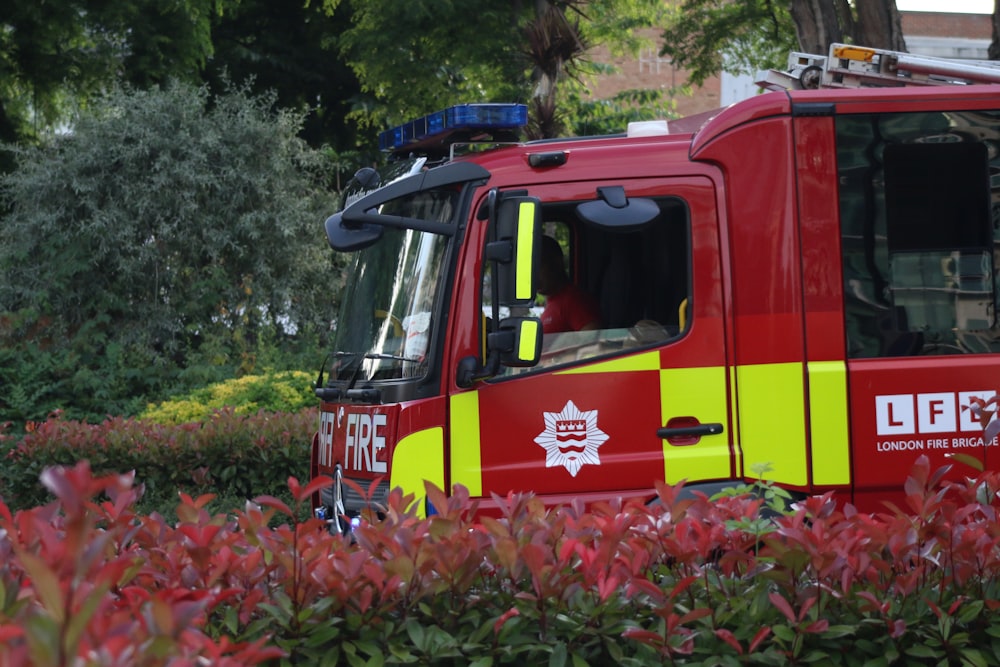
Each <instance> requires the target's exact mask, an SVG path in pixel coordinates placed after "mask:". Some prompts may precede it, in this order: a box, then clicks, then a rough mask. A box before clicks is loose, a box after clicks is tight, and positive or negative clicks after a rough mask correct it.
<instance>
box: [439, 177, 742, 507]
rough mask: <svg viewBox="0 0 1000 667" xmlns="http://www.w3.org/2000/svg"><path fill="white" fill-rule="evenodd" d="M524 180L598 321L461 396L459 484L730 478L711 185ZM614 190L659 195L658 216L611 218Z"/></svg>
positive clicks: (455, 434) (603, 485)
mask: <svg viewBox="0 0 1000 667" xmlns="http://www.w3.org/2000/svg"><path fill="white" fill-rule="evenodd" d="M525 189H526V190H527V191H528V194H529V195H530V196H531V197H536V198H538V199H539V200H540V201H541V206H542V211H543V216H544V223H545V224H544V230H545V233H546V234H547V235H549V236H552V237H553V238H555V239H556V240H557V241H558V242H559V244H560V246H561V249H562V252H563V261H564V264H565V269H566V275H567V277H568V278H569V280H570V281H571V282H572V283H573V285H574V287H573V289H575V290H579V291H581V292H583V293H585V294H586V298H588V299H591V300H592V303H593V305H594V306H595V307H596V309H597V311H598V312H599V324H597V327H596V328H593V329H589V330H582V331H573V330H563V331H546V332H545V333H544V334H543V341H542V361H541V363H540V364H539V365H538V366H537V367H534V368H530V369H506V370H504V371H503V372H502V373H501V374H500V375H498V376H496V377H494V378H492V379H489V380H487V381H485V382H482V383H479V384H477V385H475V386H474V387H472V388H471V389H469V390H467V391H462V392H459V393H457V394H455V395H454V396H453V397H452V398H451V406H450V408H451V409H450V415H451V416H450V421H451V423H450V427H451V430H450V470H451V482H452V483H461V484H464V485H465V486H467V487H468V488H470V490H471V492H472V494H473V495H474V496H485V497H487V498H488V497H489V496H490V494H491V493H498V494H501V495H503V494H506V493H507V492H508V491H511V490H513V491H533V492H536V493H538V494H539V495H544V496H548V497H549V498H550V499H551V500H560V499H563V500H565V499H569V498H573V497H584V498H586V497H587V496H588V494H594V495H595V496H597V495H607V494H608V493H609V492H613V493H622V494H624V495H628V494H629V492H635V495H644V494H648V493H649V492H650V490H651V489H652V488H653V485H654V482H655V481H656V480H663V479H665V480H667V481H668V482H677V481H680V480H682V479H686V480H691V481H697V480H716V479H730V478H732V477H733V475H734V468H735V451H734V449H733V444H732V438H731V435H730V434H731V431H732V429H731V418H730V414H731V410H730V405H729V395H730V392H729V388H728V387H729V373H728V370H727V361H726V350H727V344H726V331H725V319H724V313H725V310H724V300H723V287H722V286H723V275H722V271H723V269H722V266H723V261H722V255H721V250H720V243H719V230H718V219H717V214H716V205H715V201H716V196H715V190H714V187H713V184H712V182H711V181H710V180H709V179H708V178H707V177H691V178H677V179H666V180H665V179H657V180H655V181H653V180H629V181H625V182H622V181H618V182H591V183H572V184H567V183H561V184H558V185H536V186H529V187H527V188H525ZM602 191H603V193H604V195H600V194H599V193H600V192H602ZM609 192H614V193H621V194H623V195H624V196H625V197H627V198H628V199H629V201H630V202H632V201H635V200H637V199H641V200H643V201H644V202H649V203H650V204H649V205H651V206H653V207H654V210H653V214H652V217H651V219H650V220H648V221H647V222H643V223H641V224H636V225H634V228H629V229H627V230H625V231H623V230H622V229H621V228H619V229H618V230H610V229H608V228H606V227H604V226H602V225H601V223H600V213H599V212H597V213H594V211H598V209H599V208H600V207H601V206H602V205H603V204H602V203H601V198H602V196H603V197H607V196H608V193H609ZM470 266H471V264H470ZM484 293H486V297H485V298H484V300H483V309H484V312H486V313H488V312H489V311H490V307H489V306H490V304H489V303H488V301H489V290H484ZM548 298H549V299H553V296H552V295H550V296H549V297H548ZM555 300H556V301H558V298H556V299H555ZM544 308H545V306H544V305H541V304H540V305H539V306H538V307H537V309H536V312H537V313H542V312H543V310H544ZM545 319H546V318H545V317H543V321H545Z"/></svg>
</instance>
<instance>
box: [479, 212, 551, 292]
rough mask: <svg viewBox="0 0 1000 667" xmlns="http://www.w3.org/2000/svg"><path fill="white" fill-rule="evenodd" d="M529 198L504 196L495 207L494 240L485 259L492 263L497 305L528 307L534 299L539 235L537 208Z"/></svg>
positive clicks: (539, 221) (539, 223)
mask: <svg viewBox="0 0 1000 667" xmlns="http://www.w3.org/2000/svg"><path fill="white" fill-rule="evenodd" d="M538 204H539V202H538V200H537V199H535V198H532V197H508V198H504V199H502V200H501V201H500V202H499V204H498V206H497V217H496V238H495V240H493V241H491V242H490V243H489V244H488V245H487V259H489V260H493V261H495V262H496V264H495V266H496V277H497V287H498V288H499V295H498V296H499V302H500V305H503V306H508V307H516V306H530V305H531V304H532V302H533V301H534V299H535V265H536V264H537V263H538V246H539V239H540V238H541V235H542V216H541V207H540V206H539V205H538Z"/></svg>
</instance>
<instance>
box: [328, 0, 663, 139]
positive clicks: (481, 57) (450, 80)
mask: <svg viewBox="0 0 1000 667" xmlns="http://www.w3.org/2000/svg"><path fill="white" fill-rule="evenodd" d="M345 3H346V4H349V6H350V7H351V25H350V27H349V28H347V29H346V30H344V32H343V34H342V35H341V37H340V42H339V46H340V49H341V53H342V54H343V55H344V57H345V59H346V60H347V62H348V63H349V64H350V66H351V67H352V68H353V69H354V71H355V73H356V75H357V77H358V80H359V81H360V83H361V88H362V91H363V92H364V93H366V94H367V95H368V98H369V102H368V103H367V104H366V105H365V106H362V107H359V108H357V109H355V110H354V111H353V112H352V114H351V117H352V118H354V119H356V120H358V122H359V123H360V124H361V125H362V126H364V127H369V128H372V129H376V128H377V129H381V128H382V127H384V126H385V125H390V124H394V123H398V122H402V121H405V120H407V119H409V118H412V117H415V116H419V115H423V114H425V113H428V112H430V111H434V110H436V109H439V108H444V107H447V106H449V105H451V104H456V103H466V102H482V101H510V102H526V103H528V104H529V105H530V107H531V114H530V122H531V128H530V135H531V136H534V137H543V136H554V135H556V134H559V133H561V132H563V131H564V129H565V128H566V127H567V124H568V121H570V120H571V116H572V113H573V110H572V109H568V108H566V107H565V105H566V104H567V101H568V100H569V99H571V98H570V93H571V92H572V91H573V90H574V88H575V89H577V90H578V89H579V87H582V86H585V85H586V82H587V78H588V77H589V76H590V75H591V74H593V73H595V72H597V71H598V70H597V68H596V67H595V66H594V65H593V64H592V63H590V62H588V61H587V60H586V54H587V53H588V51H589V49H591V48H592V47H595V46H598V45H605V46H608V47H609V49H610V50H611V52H612V53H621V52H631V53H636V52H638V49H639V47H640V46H641V45H642V44H644V43H645V42H646V41H648V40H643V38H642V37H641V36H639V35H638V34H637V29H638V28H641V27H651V26H655V25H657V20H658V17H659V16H660V14H661V13H662V11H663V7H664V5H663V3H662V1H661V0H558V1H556V0H533V1H532V2H522V1H519V0H518V1H514V2H511V1H510V0H469V1H467V2H461V3H441V2H434V1H433V0H411V1H410V2H406V3H398V2H395V1H394V0H326V4H325V6H326V7H327V10H328V11H333V10H335V9H337V8H339V7H342V6H343V5H344V4H345ZM390 104H391V105H392V106H391V108H389V106H388V105H390ZM560 105H562V108H561V107H560ZM647 111H649V112H650V113H652V114H655V113H656V109H655V108H654V109H651V110H647Z"/></svg>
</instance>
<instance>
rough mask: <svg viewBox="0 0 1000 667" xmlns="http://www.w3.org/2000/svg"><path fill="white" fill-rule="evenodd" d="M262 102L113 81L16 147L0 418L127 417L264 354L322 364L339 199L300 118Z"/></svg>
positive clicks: (235, 92)
mask: <svg viewBox="0 0 1000 667" xmlns="http://www.w3.org/2000/svg"><path fill="white" fill-rule="evenodd" d="M274 102H275V99H274V95H273V94H264V95H259V96H258V95H253V94H251V93H250V92H249V89H248V87H246V86H243V87H232V88H230V89H229V90H226V91H225V92H222V93H220V94H218V95H211V94H210V93H209V91H208V90H207V88H204V87H202V88H197V87H193V86H190V85H185V84H181V83H174V84H168V85H165V86H164V87H162V88H152V89H149V90H141V91H140V90H130V89H117V88H116V89H111V90H109V91H108V92H107V94H106V96H104V97H102V98H101V99H99V100H92V103H91V104H90V105H89V106H88V107H87V108H86V109H83V110H81V112H80V114H79V116H78V117H77V118H75V119H74V122H73V126H72V132H66V133H62V134H59V135H55V136H52V137H50V138H49V140H48V141H46V142H44V143H42V144H40V145H38V146H32V147H23V148H19V149H17V151H16V155H17V159H18V166H17V168H16V169H15V170H14V171H13V172H11V173H9V174H4V175H2V176H0V206H2V210H3V211H4V218H3V223H4V239H3V243H0V383H3V384H4V386H8V385H9V386H12V387H14V388H15V390H16V391H13V392H10V393H8V392H0V420H8V419H9V420H26V419H27V420H41V419H44V417H45V415H46V414H48V412H51V411H52V410H53V409H61V410H64V411H66V413H67V414H68V415H70V416H71V417H73V418H77V419H88V420H91V421H100V420H101V419H103V418H104V417H105V416H107V415H108V414H111V415H124V416H130V415H134V414H135V411H136V410H141V409H142V408H143V406H144V405H145V404H146V403H147V402H148V401H150V400H158V399H160V398H162V397H165V396H169V395H171V393H173V392H177V391H185V390H187V389H189V388H191V387H198V386H204V384H206V383H207V382H206V380H207V381H209V382H211V381H216V380H219V379H221V378H225V377H233V376H235V375H241V374H247V373H252V372H255V370H256V369H258V368H259V367H261V366H263V367H266V366H267V365H268V364H267V361H269V359H268V357H273V356H277V357H278V358H280V359H281V360H282V361H283V362H284V361H285V360H288V359H289V358H291V359H292V360H293V361H294V362H295V363H293V364H291V365H284V364H282V365H281V366H280V367H281V368H299V367H302V366H303V364H304V363H305V364H306V366H305V367H308V364H309V363H311V361H310V360H317V361H318V359H316V357H317V355H318V352H317V350H319V349H321V348H320V347H317V345H320V344H322V340H323V338H324V337H325V336H326V335H327V333H328V331H329V323H330V317H331V315H332V313H333V311H332V309H331V306H332V305H333V302H334V301H336V294H337V288H338V283H339V281H340V276H339V271H338V263H339V262H342V260H343V258H342V257H340V256H339V255H336V254H335V253H331V252H330V250H329V247H328V246H327V245H326V244H325V243H323V241H322V220H323V219H324V218H325V217H326V216H327V215H329V212H330V210H332V209H333V208H334V202H335V193H333V192H331V191H330V188H329V185H328V183H329V180H328V177H329V176H330V174H329V173H328V171H327V169H328V165H327V164H326V163H325V158H324V157H323V154H322V153H321V152H318V151H315V150H312V149H310V148H309V147H308V146H306V145H305V144H304V143H303V142H302V141H301V140H300V139H298V138H297V133H298V131H299V129H300V127H301V123H302V116H301V114H300V113H299V112H293V111H289V110H277V109H275V107H274ZM258 364H261V366H258ZM36 365H37V366H39V368H38V370H37V371H35V370H34V367H35V366H36Z"/></svg>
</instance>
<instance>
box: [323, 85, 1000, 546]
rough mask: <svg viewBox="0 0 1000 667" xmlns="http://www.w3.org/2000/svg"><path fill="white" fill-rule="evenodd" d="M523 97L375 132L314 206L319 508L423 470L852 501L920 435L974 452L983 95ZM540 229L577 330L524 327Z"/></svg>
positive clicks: (557, 486)
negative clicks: (628, 100)
mask: <svg viewBox="0 0 1000 667" xmlns="http://www.w3.org/2000/svg"><path fill="white" fill-rule="evenodd" d="M524 113H525V110H524V108H523V107H518V105H465V106H463V107H456V108H453V109H450V110H446V111H444V112H439V113H438V114H432V115H431V116H428V117H426V118H423V119H420V120H419V121H415V122H414V123H411V124H409V125H407V126H403V127H402V128H397V129H396V130H394V131H391V132H389V133H387V135H386V136H385V139H384V141H385V143H386V145H387V148H389V149H390V150H394V151H396V152H397V153H398V154H399V155H400V156H401V157H400V158H399V159H397V160H395V161H392V162H390V163H389V165H388V167H387V168H385V169H383V170H380V171H376V170H373V169H365V170H362V171H361V172H359V173H358V174H357V175H356V177H355V179H354V181H352V184H351V186H350V191H349V193H348V196H347V198H346V201H345V207H344V209H343V210H342V211H340V212H337V213H335V214H334V215H333V216H331V217H330V218H329V219H328V220H327V221H326V233H327V238H328V240H329V242H330V244H331V246H332V247H333V248H334V249H336V250H337V251H340V252H348V253H350V254H351V255H352V265H351V268H350V270H349V271H348V281H347V286H346V288H345V291H344V292H343V294H342V299H341V310H340V314H339V315H338V318H337V321H336V323H335V327H336V332H335V341H334V349H333V350H332V351H331V354H330V357H329V360H330V363H329V366H328V368H327V371H326V379H325V380H323V381H321V382H320V383H319V386H317V389H316V393H317V396H318V397H319V398H320V401H321V417H320V424H319V429H318V433H317V435H316V437H315V439H314V443H313V460H312V472H313V474H314V475H320V474H322V475H330V476H331V477H333V478H334V484H333V485H332V486H331V487H330V488H328V489H326V490H324V491H323V492H322V494H320V497H319V498H318V500H317V505H318V513H319V514H320V515H321V516H324V517H326V518H327V519H328V521H330V522H331V526H332V527H333V528H335V529H337V530H342V531H344V530H348V529H349V524H350V521H351V520H352V519H354V518H356V517H358V516H359V515H360V514H361V512H362V511H363V510H364V509H365V508H371V507H377V506H378V505H379V504H380V503H382V502H383V501H384V499H385V497H386V495H387V493H388V490H389V489H390V488H392V487H397V486H398V487H402V489H403V490H404V491H405V492H407V493H413V494H415V496H416V497H417V498H418V499H421V498H422V497H423V495H424V483H425V482H430V483H432V484H434V485H436V486H438V487H439V488H442V489H445V490H449V489H452V488H453V486H454V485H456V484H461V485H463V486H464V487H466V488H467V489H468V490H469V492H470V495H471V496H472V497H473V498H477V499H479V501H480V503H481V504H480V507H481V508H483V510H484V511H489V508H490V507H491V506H492V504H493V503H494V500H493V497H494V495H499V496H501V497H502V496H505V495H507V494H508V493H509V492H512V491H530V492H533V493H535V494H537V495H538V496H540V497H541V498H542V499H543V500H545V501H546V502H548V503H553V504H556V503H562V502H568V501H569V500H572V499H578V498H579V499H583V500H584V501H595V500H599V499H601V498H608V497H612V496H624V497H632V498H639V499H650V498H652V497H653V495H654V492H653V488H654V485H655V483H656V482H657V481H660V480H663V481H666V482H668V483H677V482H681V481H683V482H685V484H686V486H687V488H689V489H692V490H701V491H704V492H705V493H709V494H711V493H712V492H715V491H717V490H719V489H721V488H724V487H726V486H731V485H733V484H738V483H741V482H744V481H750V480H754V479H757V478H759V477H763V478H765V479H767V480H769V481H770V482H772V483H774V484H777V485H780V486H782V487H784V488H786V489H788V490H790V491H791V492H793V493H796V494H812V493H820V492H825V491H833V492H835V494H836V495H837V496H838V497H839V498H840V499H842V500H843V501H845V502H851V503H854V504H855V505H857V506H858V507H859V508H860V509H862V510H866V511H877V510H878V509H881V508H882V501H884V500H893V499H896V498H897V497H898V496H900V495H901V493H902V487H903V483H904V481H905V479H906V477H907V475H908V473H909V471H910V468H911V466H912V465H913V463H914V462H915V461H916V459H917V458H918V457H919V456H921V455H923V456H927V457H928V458H929V459H930V461H931V463H932V465H933V466H940V465H945V464H954V463H956V461H959V462H965V463H974V464H975V465H977V466H985V467H996V466H997V464H998V458H997V451H998V450H997V448H996V445H997V443H996V439H995V438H993V437H986V436H987V435H991V434H992V433H993V429H994V428H995V427H991V426H989V425H990V424H991V417H992V413H991V412H990V410H989V406H991V405H992V403H991V401H994V400H995V398H994V397H995V396H996V394H997V385H998V383H997V382H996V378H997V377H998V371H1000V356H998V355H997V354H996V353H997V352H998V351H1000V338H998V335H997V334H998V332H1000V328H998V322H997V318H996V305H997V301H998V289H1000V284H998V280H997V271H998V269H1000V266H998V265H997V262H998V260H997V243H998V241H1000V232H998V229H997V228H998V225H1000V103H998V96H997V94H996V89H995V88H992V87H990V86H988V85H969V86H950V87H947V88H940V87H921V88H910V87H902V88H896V87H881V88H860V89H852V90H843V89H820V90H781V91H775V92H768V93H765V94H762V95H759V96H757V97H755V98H753V99H750V100H747V101H744V102H741V103H738V104H736V105H733V106H732V107H729V108H727V109H724V110H720V111H719V112H717V113H714V114H710V115H707V116H704V117H699V118H690V119H679V120H674V121H662V122H657V123H646V124H642V125H637V126H634V127H632V128H630V130H629V132H627V133H623V134H621V135H615V136H601V137H579V138H571V139H564V140H545V141H535V142H511V141H509V139H510V135H511V134H512V133H513V132H514V131H515V130H516V126H517V124H518V123H519V122H521V119H522V118H523V115H524ZM484 136H485V137H486V138H487V139H489V140H490V141H491V142H492V145H490V146H489V147H488V148H484V147H483V146H482V145H481V143H478V140H479V139H482V138H483V137H484ZM473 139H475V140H477V143H475V144H470V145H469V146H467V147H466V150H465V151H464V152H463V151H462V150H458V149H456V148H455V146H456V145H457V144H461V143H465V142H470V141H471V140H473ZM543 235H544V236H550V237H552V238H554V239H555V240H556V241H558V242H559V245H560V248H561V249H562V251H563V260H564V265H565V267H566V273H567V276H568V278H569V279H570V280H571V281H572V283H573V284H574V285H575V288H576V289H579V290H581V291H582V292H584V293H585V294H587V295H588V296H589V298H590V299H592V300H593V303H594V304H596V308H597V310H598V311H599V313H600V316H599V324H598V326H597V328H590V329H588V330H582V331H544V330H543V327H542V323H541V316H542V314H543V313H544V308H545V304H544V296H543V295H539V294H538V292H537V287H538V275H539V270H540V266H539V263H540V254H541V251H540V248H541V237H542V236H543ZM973 405H986V406H987V408H988V409H987V411H986V412H983V411H978V412H977V411H975V410H972V409H970V407H971V406H973ZM984 427H987V429H988V430H987V431H985V432H984ZM959 467H960V464H959V465H957V466H956V470H955V471H954V472H953V474H956V475H957V474H968V473H969V472H971V469H969V468H966V469H965V470H959V469H958V468H959ZM345 480H350V481H352V482H354V483H349V482H345ZM419 502H420V509H421V511H430V512H432V511H433V507H429V506H427V503H426V501H425V500H422V499H421V500H419Z"/></svg>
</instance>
